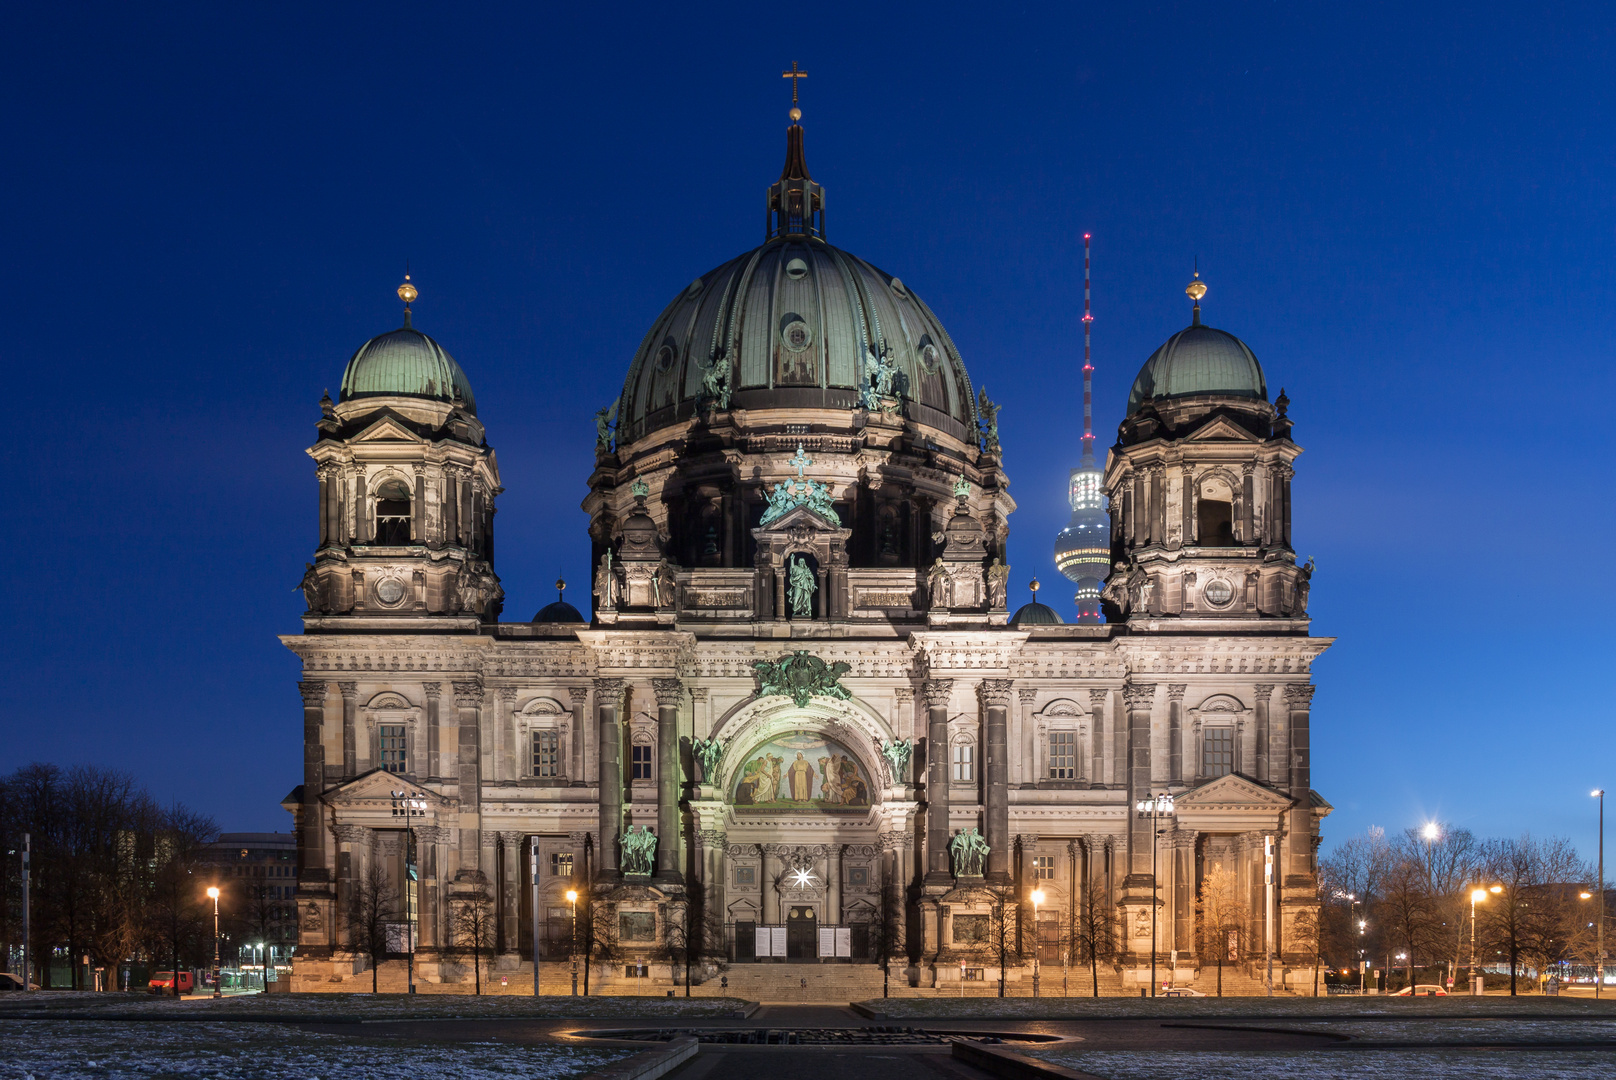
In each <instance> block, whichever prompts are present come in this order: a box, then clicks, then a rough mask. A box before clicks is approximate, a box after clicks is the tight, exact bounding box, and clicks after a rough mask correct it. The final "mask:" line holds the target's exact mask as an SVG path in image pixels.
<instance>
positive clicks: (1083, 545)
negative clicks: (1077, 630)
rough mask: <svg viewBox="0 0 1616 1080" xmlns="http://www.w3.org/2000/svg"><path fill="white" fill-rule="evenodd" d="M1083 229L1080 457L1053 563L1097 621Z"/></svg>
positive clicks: (1099, 577) (1106, 567)
mask: <svg viewBox="0 0 1616 1080" xmlns="http://www.w3.org/2000/svg"><path fill="white" fill-rule="evenodd" d="M1089 301H1090V289H1089V234H1088V233H1084V234H1083V458H1082V462H1081V463H1080V464H1079V465H1078V467H1077V468H1075V469H1073V470H1072V474H1071V477H1070V479H1069V480H1068V482H1067V491H1066V496H1067V500H1068V501H1069V502H1070V503H1071V504H1072V520H1071V521H1069V522H1067V523H1066V527H1065V528H1064V529H1062V530H1061V531H1060V532H1058V533H1056V534H1055V566H1056V567H1057V568H1058V569H1059V570H1060V572H1061V573H1063V574H1065V575H1066V576H1067V577H1068V578H1070V579H1071V580H1072V581H1073V582H1075V583H1076V585H1077V596H1076V600H1077V621H1078V622H1079V623H1088V624H1094V623H1098V622H1099V621H1100V586H1101V585H1102V584H1104V582H1105V578H1106V575H1107V574H1108V573H1110V571H1111V565H1110V556H1111V538H1110V533H1109V529H1108V521H1107V519H1106V514H1105V508H1104V507H1103V506H1102V505H1101V501H1102V498H1103V497H1102V496H1101V494H1100V482H1101V480H1102V479H1103V471H1102V470H1101V469H1100V467H1099V466H1098V465H1096V464H1095V463H1094V357H1093V353H1092V352H1091V351H1090V348H1089V330H1090V328H1091V327H1092V326H1093V325H1094V314H1093V312H1092V311H1091V310H1090V306H1089Z"/></svg>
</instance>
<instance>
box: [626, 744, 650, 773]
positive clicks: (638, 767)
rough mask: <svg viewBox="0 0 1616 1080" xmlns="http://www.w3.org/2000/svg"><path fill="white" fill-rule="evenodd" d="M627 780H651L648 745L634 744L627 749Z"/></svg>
mask: <svg viewBox="0 0 1616 1080" xmlns="http://www.w3.org/2000/svg"><path fill="white" fill-rule="evenodd" d="M629 779H630V780H649V779H651V746H650V744H649V743H635V744H634V745H633V746H632V747H630V748H629Z"/></svg>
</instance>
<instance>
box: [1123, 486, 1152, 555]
mask: <svg viewBox="0 0 1616 1080" xmlns="http://www.w3.org/2000/svg"><path fill="white" fill-rule="evenodd" d="M1149 521H1150V507H1149V506H1148V505H1147V504H1146V502H1145V471H1144V470H1143V469H1140V470H1139V471H1137V472H1135V473H1134V474H1133V498H1131V499H1129V500H1128V539H1129V541H1130V544H1129V547H1138V546H1139V545H1141V544H1143V543H1144V542H1145V539H1146V537H1148V536H1149V535H1150V525H1149Z"/></svg>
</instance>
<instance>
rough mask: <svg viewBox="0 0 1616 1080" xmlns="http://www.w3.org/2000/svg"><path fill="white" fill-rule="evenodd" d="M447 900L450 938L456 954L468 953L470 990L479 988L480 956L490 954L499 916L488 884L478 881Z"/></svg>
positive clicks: (480, 973) (497, 928) (481, 985)
mask: <svg viewBox="0 0 1616 1080" xmlns="http://www.w3.org/2000/svg"><path fill="white" fill-rule="evenodd" d="M450 903H451V910H452V916H451V920H450V921H451V933H450V940H451V941H452V942H453V943H454V944H453V951H454V952H455V953H457V954H470V956H471V969H472V986H473V990H472V992H473V993H475V994H481V993H482V992H483V975H482V965H483V957H484V956H492V955H493V952H494V946H495V942H496V940H497V938H498V935H499V918H498V913H497V912H496V911H495V908H494V898H493V896H491V895H490V894H489V892H488V886H486V885H482V884H478V885H476V886H475V887H473V888H471V889H470V890H468V891H466V892H463V893H461V894H459V895H458V896H456V897H454V899H453V900H452V901H451V902H450Z"/></svg>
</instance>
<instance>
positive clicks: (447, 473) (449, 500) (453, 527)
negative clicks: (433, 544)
mask: <svg viewBox="0 0 1616 1080" xmlns="http://www.w3.org/2000/svg"><path fill="white" fill-rule="evenodd" d="M456 486H457V480H456V477H455V468H454V466H453V465H445V466H444V467H443V503H442V506H441V509H442V511H443V515H442V516H443V542H444V543H445V544H458V543H459V542H460V496H459V494H458V493H457V492H456V490H455V488H456Z"/></svg>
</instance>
